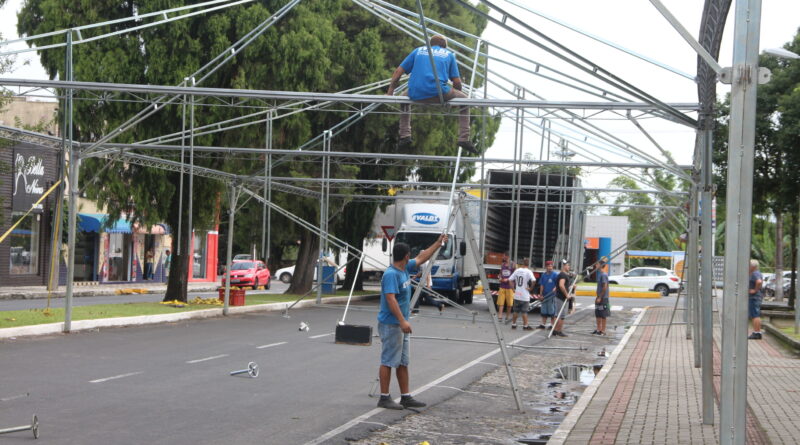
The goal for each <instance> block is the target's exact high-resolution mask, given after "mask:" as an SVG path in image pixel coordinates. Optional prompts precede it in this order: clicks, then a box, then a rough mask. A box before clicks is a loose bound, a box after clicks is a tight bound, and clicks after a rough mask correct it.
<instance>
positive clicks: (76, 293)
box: [0, 285, 219, 300]
mask: <svg viewBox="0 0 800 445" xmlns="http://www.w3.org/2000/svg"><path fill="white" fill-rule="evenodd" d="M130 288H135V286H130V287H128V288H125V289H130ZM218 288H219V286H218V285H215V286H213V287H212V286H205V287H197V288H190V289H189V292H215V291H216V290H217V289H218ZM118 290H121V289H120V288H116V287H109V288H108V289H74V290H73V292H72V296H73V297H103V296H108V295H110V294H117V291H118ZM145 290H146V292H138V293H143V294H158V293H164V292H166V290H167V288H166V287H164V288H163V289H162V288H158V289H145ZM0 291H2V288H0ZM65 296H66V291H63V290H59V291H55V292H52V293H51V294H50V298H64V297H65ZM43 298H47V291H37V292H25V293H20V292H17V293H14V292H13V291H12V292H9V293H5V294H1V295H0V300H38V299H43Z"/></svg>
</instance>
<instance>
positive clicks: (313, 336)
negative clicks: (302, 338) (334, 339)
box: [308, 332, 333, 338]
mask: <svg viewBox="0 0 800 445" xmlns="http://www.w3.org/2000/svg"><path fill="white" fill-rule="evenodd" d="M329 335H333V332H328V333H327V334H319V335H312V336H311V337H308V338H320V337H327V336H329Z"/></svg>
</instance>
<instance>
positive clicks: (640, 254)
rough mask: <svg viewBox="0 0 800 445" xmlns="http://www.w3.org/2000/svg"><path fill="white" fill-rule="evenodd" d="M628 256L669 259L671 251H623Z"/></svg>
mask: <svg viewBox="0 0 800 445" xmlns="http://www.w3.org/2000/svg"><path fill="white" fill-rule="evenodd" d="M625 255H626V256H627V257H628V258H644V259H655V260H660V259H670V258H672V252H661V251H658V250H629V251H627V252H626V253H625Z"/></svg>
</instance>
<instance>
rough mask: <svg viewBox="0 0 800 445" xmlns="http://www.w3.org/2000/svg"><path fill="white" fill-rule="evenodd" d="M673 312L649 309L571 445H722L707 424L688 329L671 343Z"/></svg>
mask: <svg viewBox="0 0 800 445" xmlns="http://www.w3.org/2000/svg"><path fill="white" fill-rule="evenodd" d="M670 314H671V308H654V309H649V310H648V311H647V312H646V313H645V314H644V317H643V318H642V321H641V326H639V327H638V328H637V329H636V331H635V332H634V333H633V335H632V336H631V338H630V339H629V341H628V343H627V344H626V346H625V348H624V349H623V350H622V352H621V353H620V355H619V357H618V358H617V360H616V363H615V364H614V366H613V367H612V369H611V371H610V372H609V373H608V374H607V375H606V377H605V379H604V380H603V381H602V383H600V386H599V387H598V389H597V392H596V393H595V394H594V397H593V398H592V400H591V401H590V402H589V404H588V406H587V407H586V409H585V410H584V411H583V413H582V414H581V415H580V417H579V418H578V419H577V423H576V424H575V426H574V427H573V428H572V430H571V431H570V432H569V434H568V435H567V437H566V440H565V441H564V443H567V444H589V443H591V444H676V443H679V444H716V443H718V442H719V439H718V433H717V428H716V427H714V426H706V425H703V424H702V419H701V408H702V407H701V398H700V394H701V386H700V385H701V383H700V370H699V369H695V368H694V367H693V363H692V361H693V355H692V343H691V342H690V341H687V340H686V335H685V330H684V327H683V326H682V325H677V326H673V327H672V330H671V332H670V336H669V337H665V334H666V330H667V328H666V326H647V325H652V324H666V323H668V322H669V317H670Z"/></svg>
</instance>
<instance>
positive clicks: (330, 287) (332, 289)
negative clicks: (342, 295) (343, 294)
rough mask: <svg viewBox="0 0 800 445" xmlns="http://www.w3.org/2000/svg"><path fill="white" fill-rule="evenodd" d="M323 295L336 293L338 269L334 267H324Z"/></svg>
mask: <svg viewBox="0 0 800 445" xmlns="http://www.w3.org/2000/svg"><path fill="white" fill-rule="evenodd" d="M322 293H323V294H334V293H336V268H335V267H333V266H322Z"/></svg>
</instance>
